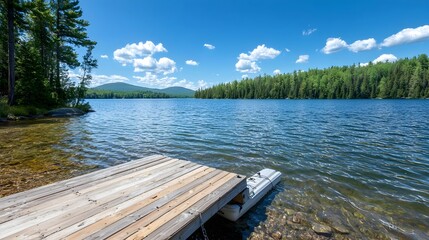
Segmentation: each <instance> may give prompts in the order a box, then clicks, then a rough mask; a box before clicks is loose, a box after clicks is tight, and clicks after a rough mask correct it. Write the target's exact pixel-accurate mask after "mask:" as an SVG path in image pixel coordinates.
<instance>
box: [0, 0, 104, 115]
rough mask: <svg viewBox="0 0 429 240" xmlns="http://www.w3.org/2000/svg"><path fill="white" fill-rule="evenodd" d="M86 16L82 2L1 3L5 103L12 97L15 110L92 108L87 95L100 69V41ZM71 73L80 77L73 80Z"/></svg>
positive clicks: (0, 88)
mask: <svg viewBox="0 0 429 240" xmlns="http://www.w3.org/2000/svg"><path fill="white" fill-rule="evenodd" d="M82 14H83V13H82V9H81V7H80V6H79V1H78V0H50V1H46V0H25V1H24V0H0V22H1V25H0V28H1V34H0V97H1V99H0V100H1V101H2V102H3V105H4V104H5V97H6V96H7V102H8V105H10V106H14V105H18V106H31V107H37V108H45V109H48V108H54V107H60V106H73V107H79V106H80V107H82V108H85V106H86V107H89V105H87V104H85V103H84V97H85V93H86V90H87V86H88V85H89V83H90V81H91V71H92V69H93V68H95V67H97V61H96V59H94V58H93V56H92V51H93V49H94V46H95V45H96V42H94V41H92V40H90V39H89V37H88V34H87V30H86V28H87V27H88V26H89V23H88V22H87V21H86V20H84V19H82ZM79 55H81V56H82V59H81V58H80V57H79ZM71 70H75V71H76V72H79V74H78V75H79V76H77V77H75V78H74V79H71V78H70V71H71ZM0 110H1V109H0Z"/></svg>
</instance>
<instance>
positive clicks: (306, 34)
mask: <svg viewBox="0 0 429 240" xmlns="http://www.w3.org/2000/svg"><path fill="white" fill-rule="evenodd" d="M315 31H317V29H316V28H310V29H307V30H302V35H303V36H308V35H310V34H312V33H314V32H315Z"/></svg>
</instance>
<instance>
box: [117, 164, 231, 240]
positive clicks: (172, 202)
mask: <svg viewBox="0 0 429 240" xmlns="http://www.w3.org/2000/svg"><path fill="white" fill-rule="evenodd" d="M225 175H226V173H225V172H223V171H220V170H216V171H214V172H213V174H211V175H210V178H208V179H203V180H204V181H202V182H201V181H199V182H198V183H196V184H192V185H191V186H190V187H191V189H190V190H188V189H189V188H185V189H184V191H180V192H177V194H176V195H173V196H169V197H167V198H165V202H162V203H163V205H161V206H158V205H156V206H149V207H148V208H142V209H141V210H140V211H139V212H140V213H141V216H140V215H139V217H138V218H132V219H130V220H132V221H129V222H126V224H125V225H123V227H122V228H120V229H119V231H118V230H117V231H116V233H115V234H113V235H111V236H110V238H111V239H125V238H126V237H128V236H130V235H131V234H133V233H135V232H137V231H139V230H140V229H141V228H143V227H145V226H147V225H149V224H151V223H152V222H154V221H156V220H157V219H159V218H160V217H162V216H163V215H165V214H166V213H168V211H170V210H172V209H174V208H175V207H177V206H178V205H180V204H181V203H183V202H184V201H186V200H188V199H189V198H191V197H193V196H195V195H196V194H198V193H199V192H200V191H202V190H203V189H205V188H207V187H208V186H210V185H211V184H213V182H215V181H218V180H219V179H221V178H222V177H224V176H225ZM153 207H155V208H153ZM124 226H125V227H124Z"/></svg>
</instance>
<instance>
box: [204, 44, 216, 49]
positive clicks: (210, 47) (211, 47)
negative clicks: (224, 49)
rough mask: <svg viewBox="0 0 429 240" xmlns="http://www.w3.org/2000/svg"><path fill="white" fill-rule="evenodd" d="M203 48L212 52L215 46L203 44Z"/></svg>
mask: <svg viewBox="0 0 429 240" xmlns="http://www.w3.org/2000/svg"><path fill="white" fill-rule="evenodd" d="M204 47H206V48H207V49H210V50H213V49H215V48H216V47H215V46H213V45H211V44H208V43H204Z"/></svg>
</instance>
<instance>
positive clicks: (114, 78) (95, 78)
mask: <svg viewBox="0 0 429 240" xmlns="http://www.w3.org/2000/svg"><path fill="white" fill-rule="evenodd" d="M77 71H78V72H75V71H71V70H69V71H68V77H69V78H70V79H71V80H72V81H75V82H79V81H80V77H81V76H82V70H81V69H79V70H77ZM91 76H92V79H91V82H90V85H89V86H90V87H96V86H99V85H103V84H106V83H115V82H125V81H128V80H129V79H128V78H127V77H124V76H121V75H115V74H114V75H98V74H91Z"/></svg>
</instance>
